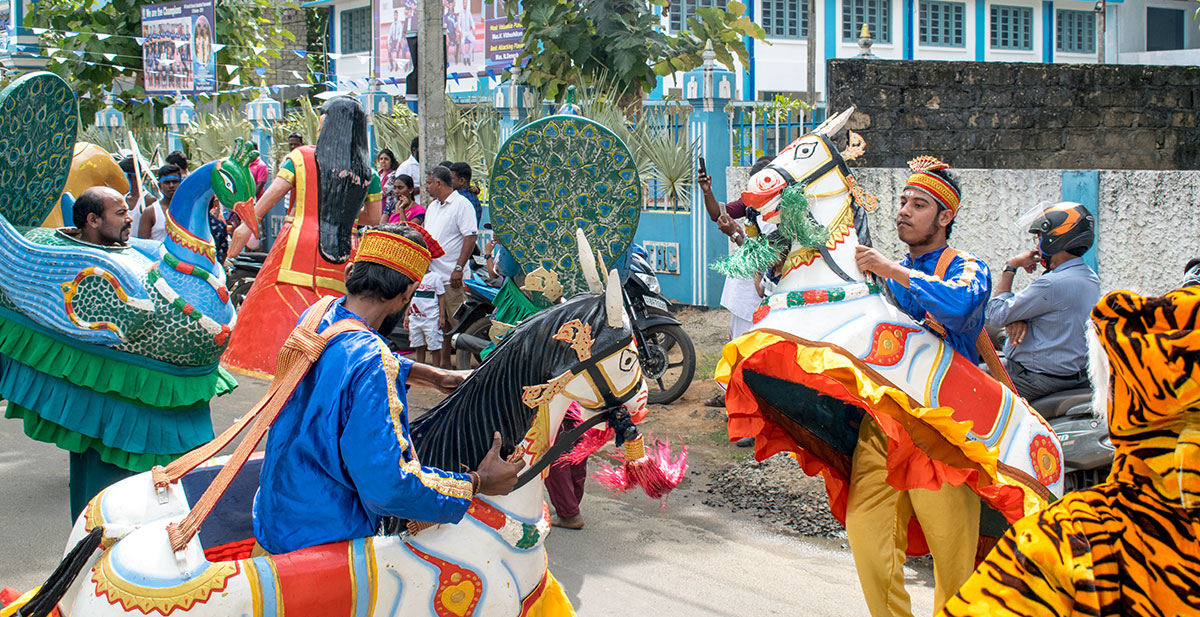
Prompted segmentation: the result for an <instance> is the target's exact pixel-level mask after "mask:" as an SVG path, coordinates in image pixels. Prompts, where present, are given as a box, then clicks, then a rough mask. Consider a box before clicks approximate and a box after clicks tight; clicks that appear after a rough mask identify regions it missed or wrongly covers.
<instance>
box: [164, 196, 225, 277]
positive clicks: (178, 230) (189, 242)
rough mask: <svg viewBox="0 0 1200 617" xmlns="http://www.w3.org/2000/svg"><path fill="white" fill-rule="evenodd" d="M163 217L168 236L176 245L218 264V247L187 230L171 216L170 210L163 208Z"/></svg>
mask: <svg viewBox="0 0 1200 617" xmlns="http://www.w3.org/2000/svg"><path fill="white" fill-rule="evenodd" d="M162 212H163V215H164V216H165V217H166V227H167V235H168V236H170V237H171V239H172V240H174V241H175V244H178V245H179V246H182V247H183V248H185V249H187V250H189V251H191V252H193V253H195V254H197V255H199V256H201V257H203V258H205V259H207V260H209V261H211V262H212V263H217V247H216V245H214V244H213V243H212V242H211V241H209V242H205V241H204V240H202V239H200V238H199V237H198V236H196V234H193V233H192V232H190V231H188V230H186V229H184V228H183V226H182V225H180V224H179V223H178V222H177V221H176V220H175V217H173V216H171V209H170V208H162Z"/></svg>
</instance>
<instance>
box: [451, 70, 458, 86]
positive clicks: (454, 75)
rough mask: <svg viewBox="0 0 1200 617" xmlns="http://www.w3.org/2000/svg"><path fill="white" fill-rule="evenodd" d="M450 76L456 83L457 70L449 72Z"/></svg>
mask: <svg viewBox="0 0 1200 617" xmlns="http://www.w3.org/2000/svg"><path fill="white" fill-rule="evenodd" d="M450 76H451V77H453V78H454V83H456V84H457V83H458V71H454V72H453V73H451V74H450Z"/></svg>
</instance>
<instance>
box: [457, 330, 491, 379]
mask: <svg viewBox="0 0 1200 617" xmlns="http://www.w3.org/2000/svg"><path fill="white" fill-rule="evenodd" d="M491 329H492V320H490V319H488V318H487V317H484V318H482V319H478V320H476V321H475V323H473V324H471V325H469V326H467V329H466V330H463V334H470V335H471V336H475V337H479V338H481V339H484V340H487V338H488V330H491ZM480 364H483V359H482V358H480V357H479V354H477V353H475V352H472V351H467V350H465V349H455V350H454V366H455V367H456V368H458V370H460V371H466V370H470V369H473V368H475V367H477V366H479V365H480Z"/></svg>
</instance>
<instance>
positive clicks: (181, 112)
mask: <svg viewBox="0 0 1200 617" xmlns="http://www.w3.org/2000/svg"><path fill="white" fill-rule="evenodd" d="M195 119H196V106H195V105H193V104H192V102H191V101H189V100H187V99H186V98H184V97H183V95H181V94H179V93H178V92H176V93H175V102H174V103H172V104H170V105H168V106H167V108H166V109H164V110H163V124H166V125H167V152H171V151H174V150H183V133H184V131H186V130H187V128H188V125H190V124H191V123H192V120H195Z"/></svg>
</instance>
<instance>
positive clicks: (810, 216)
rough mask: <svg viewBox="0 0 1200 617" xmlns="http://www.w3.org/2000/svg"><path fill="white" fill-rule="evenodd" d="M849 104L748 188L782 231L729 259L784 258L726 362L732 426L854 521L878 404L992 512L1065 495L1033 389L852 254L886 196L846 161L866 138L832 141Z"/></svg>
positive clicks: (1015, 510) (890, 424) (745, 269)
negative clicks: (851, 505) (782, 455)
mask: <svg viewBox="0 0 1200 617" xmlns="http://www.w3.org/2000/svg"><path fill="white" fill-rule="evenodd" d="M852 112H853V108H851V109H849V110H847V111H845V112H842V113H840V114H837V115H834V116H832V117H831V118H830V119H829V120H827V121H826V122H825V123H823V124H822V125H820V126H818V127H817V128H816V129H815V130H814V131H813V132H812V133H810V134H807V135H804V136H803V137H801V138H799V139H797V140H796V141H795V142H793V143H792V144H791V145H789V146H788V147H787V148H786V149H784V151H783V152H781V153H780V154H779V156H777V157H776V158H775V159H774V160H773V161H772V162H771V164H770V165H768V166H767V167H766V168H765V169H763V170H762V171H760V172H759V173H757V174H755V175H754V176H753V177H752V178H751V179H750V182H749V186H748V187H747V189H746V191H745V192H744V193H743V194H742V199H743V201H745V202H746V203H747V205H749V206H751V207H753V208H756V209H757V210H758V212H759V213H760V215H761V217H762V219H764V220H766V221H769V222H773V223H776V224H777V225H778V231H777V232H774V233H773V234H771V236H770V237H766V238H764V237H761V236H760V237H759V238H758V239H753V238H752V239H751V240H755V242H751V241H747V243H746V244H745V245H743V248H742V249H741V251H740V252H739V253H738V254H736V255H734V256H732V257H731V258H729V259H728V260H727V261H726V262H724V263H723V264H722V271H724V272H726V273H727V274H730V275H735V276H742V277H744V278H750V277H752V276H753V275H755V274H756V273H757V272H762V271H763V270H764V269H765V268H764V264H765V265H766V266H775V265H779V271H780V273H781V274H782V278H781V279H780V282H779V284H778V286H777V287H776V289H775V291H774V292H773V293H771V294H769V295H768V296H767V297H765V298H763V300H762V302H761V304H760V306H759V307H758V309H757V310H756V311H755V313H754V318H753V321H754V327H753V328H752V330H751V331H750V332H749V333H747V334H746V335H744V336H742V337H740V338H739V339H737V340H735V341H733V342H731V343H730V344H729V345H727V346H726V348H725V350H724V353H723V358H722V360H721V362H720V364H719V365H718V368H717V375H716V377H717V379H718V381H721V382H724V383H727V384H729V392H728V395H727V398H726V401H727V409H728V413H729V416H730V424H729V427H730V428H729V432H730V436H731V438H733V437H738V438H740V437H751V436H752V437H756V444H755V445H756V449H755V455H756V457H758V458H760V459H763V458H766V457H768V456H771V455H773V454H775V453H777V452H781V451H792V452H796V453H797V458H798V460H799V461H800V463H801V465H802V467H803V468H804V469H805V471H806V472H808V473H810V474H817V473H821V474H823V475H825V476H826V478H827V482H826V488H827V490H828V492H829V493H830V495H829V497H830V504H831V509H832V510H833V514H834V515H835V516H836V517H838V518H839V520H844V515H845V507H846V495H847V492H846V491H847V485H848V479H849V477H850V468H851V461H852V458H853V454H854V449H855V444H856V443H857V439H858V430H859V427H860V425H861V423H862V422H864V421H865V420H866V419H867V418H868V416H870V418H871V419H873V420H874V421H875V422H877V423H878V424H879V426H880V427H881V428H883V429H884V431H885V433H886V434H887V435H888V438H889V442H891V441H895V442H897V443H899V444H901V445H904V444H912V447H913V450H912V451H913V452H917V453H919V454H918V456H920V457H923V459H922V460H924V461H927V463H928V464H929V465H931V466H932V467H934V468H940V469H942V470H943V471H944V472H945V473H946V474H947V476H946V477H951V476H954V475H960V476H961V475H962V474H963V473H967V474H973V475H972V477H973V478H974V480H973V481H972V482H969V483H968V484H971V488H972V489H974V490H975V491H976V492H977V493H978V494H980V495H981V496H982V497H983V498H984V504H985V508H984V511H985V512H987V511H988V510H989V509H994V510H996V511H997V512H999V513H1000V514H1003V518H1005V519H1007V520H1008V521H1009V522H1012V521H1015V520H1016V519H1017V518H1020V517H1021V516H1023V515H1025V514H1028V513H1030V512H1031V511H1035V510H1036V509H1037V508H1038V507H1039V505H1044V504H1046V503H1048V502H1049V501H1051V500H1053V496H1054V495H1056V494H1061V492H1062V486H1063V485H1062V481H1063V469H1062V451H1061V448H1060V447H1059V445H1058V441H1057V439H1055V437H1054V433H1053V431H1051V430H1050V428H1049V427H1048V426H1047V425H1046V423H1045V421H1044V420H1042V418H1041V417H1040V416H1038V415H1037V413H1036V412H1034V411H1033V410H1032V409H1031V408H1030V407H1029V406H1028V404H1027V403H1026V402H1025V401H1024V400H1022V399H1021V398H1020V397H1018V396H1016V395H1015V394H1014V393H1013V392H1011V391H1010V390H1009V389H1008V388H1007V387H1005V386H1003V385H1002V384H1000V383H999V382H997V381H996V380H994V379H992V378H991V377H990V376H989V375H987V374H986V373H984V372H983V371H982V370H980V369H979V368H978V367H977V366H975V364H974V363H972V362H971V361H970V360H967V359H966V358H964V357H963V356H961V355H959V354H958V353H956V352H955V351H954V350H953V349H952V348H951V347H950V346H949V345H947V344H946V343H945V342H944V341H943V340H942V339H941V338H939V337H938V336H936V335H935V334H933V333H932V332H930V331H929V330H927V329H926V328H925V327H923V324H922V323H918V322H917V321H916V320H914V319H913V318H912V317H910V316H909V315H908V314H907V313H905V312H903V311H901V310H899V309H898V308H897V307H896V306H895V305H893V304H891V303H889V302H888V301H887V300H886V299H885V297H884V295H883V293H882V291H883V289H884V288H885V284H884V283H883V282H875V281H866V280H863V275H862V273H861V272H860V271H859V269H858V268H857V266H856V262H855V254H856V249H857V246H859V245H860V244H862V245H867V246H869V245H870V232H869V227H868V222H867V214H868V212H869V211H870V210H872V209H873V208H874V205H875V200H874V198H873V197H871V196H870V195H869V194H867V193H866V191H864V190H863V189H862V188H861V187H860V186H859V185H858V183H857V181H856V180H855V179H854V176H853V174H852V173H851V172H850V170H849V168H848V167H847V166H846V162H845V161H846V160H847V159H851V158H854V157H857V156H858V155H860V154H862V152H863V151H864V149H865V143H864V142H863V140H862V138H861V137H859V136H857V135H855V134H853V133H851V136H850V140H849V147H847V148H846V150H844V151H843V152H839V151H838V150H837V149H836V147H835V146H834V145H833V142H832V139H831V138H832V137H833V136H834V135H835V134H836V133H838V132H839V131H840V130H841V129H842V128H844V127H845V125H846V123H847V121H848V120H849V118H850V114H851V113H852ZM947 250H952V249H947ZM916 444H920V445H916ZM889 449H890V448H889ZM964 477H965V476H964ZM830 479H832V480H830ZM904 488H929V487H924V486H912V487H908V486H906V487H904ZM1001 495H1007V496H1006V497H1001ZM983 518H984V524H983V526H982V527H981V535H982V536H985V537H997V536H998V535H999V534H1000V533H1002V532H1003V525H1000V526H997V525H996V524H995V523H996V521H997V520H999V519H1000V517H997V516H985V517H983ZM909 549H910V554H922V551H923V549H924V538H923V537H921V536H919V535H914V536H913V538H912V539H911V540H910V546H909Z"/></svg>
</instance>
